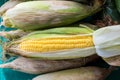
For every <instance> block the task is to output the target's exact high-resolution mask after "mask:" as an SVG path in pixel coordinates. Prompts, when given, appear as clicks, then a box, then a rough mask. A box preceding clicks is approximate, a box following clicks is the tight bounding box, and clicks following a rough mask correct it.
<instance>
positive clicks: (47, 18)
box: [3, 0, 102, 30]
mask: <svg viewBox="0 0 120 80" xmlns="http://www.w3.org/2000/svg"><path fill="white" fill-rule="evenodd" d="M93 2H94V3H93V6H89V5H85V4H81V3H77V2H73V1H28V2H23V3H20V4H18V5H16V6H15V7H14V8H11V9H9V10H8V11H6V13H5V14H4V15H3V25H5V26H6V27H12V28H19V29H23V30H37V29H45V28H52V27H60V26H64V25H68V24H72V23H74V22H76V21H79V20H81V19H83V18H85V17H88V16H90V15H92V14H94V13H96V12H97V11H99V10H100V9H101V8H100V7H101V5H102V3H101V1H100V0H94V1H93ZM71 16H72V17H71Z"/></svg>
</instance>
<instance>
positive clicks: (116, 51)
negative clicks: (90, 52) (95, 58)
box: [93, 25, 120, 66]
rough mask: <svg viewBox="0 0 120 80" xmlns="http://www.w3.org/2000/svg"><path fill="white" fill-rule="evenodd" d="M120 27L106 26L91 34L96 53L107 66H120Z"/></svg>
mask: <svg viewBox="0 0 120 80" xmlns="http://www.w3.org/2000/svg"><path fill="white" fill-rule="evenodd" d="M119 34H120V25H114V26H108V27H105V28H101V29H98V30H97V31H95V32H94V33H93V42H94V44H95V48H96V52H97V54H98V55H99V56H101V57H102V58H103V59H104V60H105V61H106V62H107V63H108V64H110V65H113V66H120V35H119Z"/></svg>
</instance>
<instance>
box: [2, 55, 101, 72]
mask: <svg viewBox="0 0 120 80" xmlns="http://www.w3.org/2000/svg"><path fill="white" fill-rule="evenodd" d="M97 58H99V57H98V56H97V55H92V56H89V57H86V58H80V59H71V60H59V61H57V60H34V59H30V58H24V57H19V58H17V59H15V60H14V61H12V62H9V63H5V64H1V65H0V68H11V69H14V70H16V71H20V72H24V73H29V74H42V73H48V72H53V71H58V70H63V69H70V68H78V67H81V66H83V65H85V64H86V63H88V62H91V61H94V60H96V59H97ZM26 63H27V64H26Z"/></svg>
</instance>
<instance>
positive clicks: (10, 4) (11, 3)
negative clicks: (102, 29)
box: [0, 0, 87, 16]
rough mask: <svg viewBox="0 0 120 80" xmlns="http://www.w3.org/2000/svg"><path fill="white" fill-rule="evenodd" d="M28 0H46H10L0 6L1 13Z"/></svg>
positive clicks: (81, 0)
mask: <svg viewBox="0 0 120 80" xmlns="http://www.w3.org/2000/svg"><path fill="white" fill-rule="evenodd" d="M26 1H45V0H9V1H7V2H6V3H4V4H3V5H2V6H1V7H0V15H1V16H2V15H3V14H4V13H5V12H6V11H7V10H8V9H10V8H13V7H14V6H16V5H17V4H19V3H21V2H26ZM46 1H50V0H46ZM51 1H53V0H51ZM54 1H57V0H54ZM74 1H76V2H82V3H87V0H74Z"/></svg>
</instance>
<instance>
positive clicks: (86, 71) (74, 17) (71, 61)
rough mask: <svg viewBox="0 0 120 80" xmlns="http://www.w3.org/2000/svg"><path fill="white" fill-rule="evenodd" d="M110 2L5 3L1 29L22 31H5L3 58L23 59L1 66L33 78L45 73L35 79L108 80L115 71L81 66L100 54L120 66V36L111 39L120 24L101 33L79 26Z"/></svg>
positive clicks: (23, 0) (20, 0)
mask: <svg viewBox="0 0 120 80" xmlns="http://www.w3.org/2000/svg"><path fill="white" fill-rule="evenodd" d="M105 1H106V0H93V1H88V0H79V1H78V0H74V1H67V0H10V1H8V2H6V3H5V4H4V5H3V6H2V7H1V8H0V14H1V16H2V18H3V22H2V25H4V26H5V27H10V28H16V29H17V30H15V31H10V32H1V33H0V35H1V36H4V37H6V38H7V39H9V42H7V43H5V44H4V45H3V47H4V52H5V54H4V55H8V54H9V55H12V54H14V56H18V58H17V59H16V60H14V61H12V62H10V63H6V64H2V65H0V67H1V68H12V69H15V70H17V71H21V72H25V73H30V74H41V73H46V74H43V75H40V76H38V77H36V78H34V79H33V80H56V79H57V80H103V79H104V78H105V77H106V75H108V74H109V73H110V72H111V71H112V70H113V69H102V68H98V67H81V66H84V65H85V64H87V63H88V62H91V61H94V60H97V59H98V58H99V56H101V57H103V59H104V60H105V61H107V62H108V63H109V64H111V65H115V66H116V65H117V66H118V65H119V64H120V63H119V62H117V60H119V59H118V58H115V57H116V56H117V55H119V53H118V51H119V47H118V45H119V36H116V37H110V36H111V35H116V34H119V30H120V28H119V25H117V26H109V27H106V28H101V29H98V27H97V26H95V25H92V24H88V23H84V24H79V25H78V24H77V22H78V21H79V22H80V21H81V20H83V19H85V18H87V17H88V16H91V15H93V14H95V13H97V12H99V11H100V10H102V6H103V3H105ZM116 1H117V0H116ZM96 29H98V30H96ZM107 37H108V38H107ZM112 42H113V44H111V43H112ZM115 42H116V43H115ZM113 47H115V48H117V49H114V48H113ZM115 50H117V51H115ZM114 52H115V54H113V53H114ZM96 53H97V54H98V55H99V56H97V54H96ZM108 53H110V54H108ZM12 56H13V55H12ZM117 57H118V56H117ZM109 58H110V59H109ZM111 58H113V59H115V60H116V62H114V61H113V60H111ZM26 63H27V64H26ZM16 64H17V65H16ZM80 67H81V68H80ZM73 68H76V69H73ZM65 69H70V70H65ZM59 70H63V71H59ZM53 71H54V72H53ZM56 71H58V72H56ZM48 72H51V73H48ZM96 72H97V74H96ZM58 75H59V76H58Z"/></svg>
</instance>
